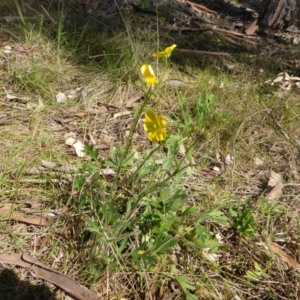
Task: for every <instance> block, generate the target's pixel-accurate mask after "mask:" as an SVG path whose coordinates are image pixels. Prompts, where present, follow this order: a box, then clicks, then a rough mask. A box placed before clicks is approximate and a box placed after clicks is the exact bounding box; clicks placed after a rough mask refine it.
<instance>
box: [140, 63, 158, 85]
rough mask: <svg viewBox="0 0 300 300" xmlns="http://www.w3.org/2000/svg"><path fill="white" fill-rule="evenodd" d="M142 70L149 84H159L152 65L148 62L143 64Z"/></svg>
mask: <svg viewBox="0 0 300 300" xmlns="http://www.w3.org/2000/svg"><path fill="white" fill-rule="evenodd" d="M141 72H142V75H143V77H144V78H145V82H146V84H147V85H148V86H149V85H152V84H158V79H157V78H156V76H155V74H154V71H153V69H152V67H151V65H148V64H145V65H142V67H141Z"/></svg>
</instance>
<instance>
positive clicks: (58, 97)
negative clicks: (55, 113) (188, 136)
mask: <svg viewBox="0 0 300 300" xmlns="http://www.w3.org/2000/svg"><path fill="white" fill-rule="evenodd" d="M55 98H56V101H57V102H58V103H62V102H65V101H66V100H67V99H68V98H67V96H66V95H65V94H64V93H62V92H59V93H58V94H57V95H56V96H55Z"/></svg>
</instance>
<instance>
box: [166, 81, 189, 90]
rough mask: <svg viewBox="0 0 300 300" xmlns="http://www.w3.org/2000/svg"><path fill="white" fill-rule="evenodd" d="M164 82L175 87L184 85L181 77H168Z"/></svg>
mask: <svg viewBox="0 0 300 300" xmlns="http://www.w3.org/2000/svg"><path fill="white" fill-rule="evenodd" d="M163 83H164V84H165V85H167V86H169V87H171V88H173V89H179V88H181V87H182V86H183V85H184V83H183V81H182V80H179V79H167V80H165V81H164V82H163Z"/></svg>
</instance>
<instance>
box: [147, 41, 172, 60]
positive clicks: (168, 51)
mask: <svg viewBox="0 0 300 300" xmlns="http://www.w3.org/2000/svg"><path fill="white" fill-rule="evenodd" d="M176 47H177V45H175V44H174V45H172V46H170V47H167V48H166V49H165V50H164V51H162V52H155V53H153V54H152V56H154V57H158V58H168V57H170V55H171V53H172V51H173V50H174V49H175V48H176Z"/></svg>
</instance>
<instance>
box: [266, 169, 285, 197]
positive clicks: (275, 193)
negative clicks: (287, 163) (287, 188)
mask: <svg viewBox="0 0 300 300" xmlns="http://www.w3.org/2000/svg"><path fill="white" fill-rule="evenodd" d="M268 186H269V189H268V192H267V193H266V194H265V198H266V199H267V200H278V199H279V198H280V197H281V196H282V189H283V187H284V184H283V183H282V179H281V175H280V174H278V173H276V172H274V171H271V174H270V178H269V181H268Z"/></svg>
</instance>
